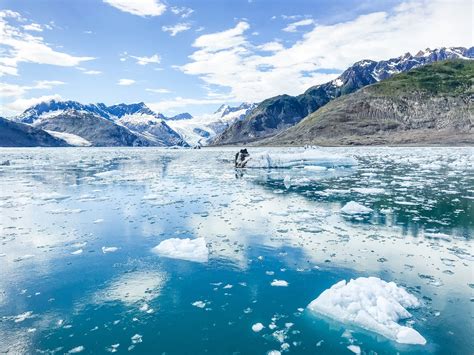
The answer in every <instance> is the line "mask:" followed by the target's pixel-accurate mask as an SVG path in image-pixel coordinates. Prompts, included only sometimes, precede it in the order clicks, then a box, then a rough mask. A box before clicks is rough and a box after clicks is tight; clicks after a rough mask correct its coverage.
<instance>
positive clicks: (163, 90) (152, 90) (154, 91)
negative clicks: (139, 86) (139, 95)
mask: <svg viewBox="0 0 474 355" xmlns="http://www.w3.org/2000/svg"><path fill="white" fill-rule="evenodd" d="M145 90H146V91H149V92H153V93H155V94H169V93H170V92H171V91H169V90H168V89H145Z"/></svg>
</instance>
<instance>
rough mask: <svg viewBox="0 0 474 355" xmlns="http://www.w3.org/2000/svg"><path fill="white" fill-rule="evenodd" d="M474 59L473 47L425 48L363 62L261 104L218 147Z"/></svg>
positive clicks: (269, 133) (253, 138) (259, 136)
mask: <svg viewBox="0 0 474 355" xmlns="http://www.w3.org/2000/svg"><path fill="white" fill-rule="evenodd" d="M456 58H461V59H468V58H474V48H469V49H466V48H463V47H453V48H441V49H435V50H431V49H429V48H428V49H426V50H424V51H420V52H418V53H417V54H416V55H411V54H410V53H407V54H405V55H403V56H400V57H398V58H392V59H389V60H384V61H380V62H376V61H372V60H362V61H359V62H357V63H355V64H354V65H353V66H351V67H350V68H348V69H347V70H346V71H344V72H343V73H342V74H341V75H340V76H339V77H338V78H336V79H335V80H332V81H330V82H328V83H325V84H322V85H317V86H313V87H311V88H309V89H308V90H306V92H304V93H303V94H301V95H299V96H289V95H281V96H276V97H272V98H270V99H267V100H265V101H263V102H261V103H260V104H259V105H258V106H257V107H256V108H255V109H254V110H253V111H252V112H251V113H250V114H249V115H248V116H247V117H246V118H245V119H243V120H241V121H237V122H236V123H235V124H233V125H231V126H230V127H229V128H228V129H226V130H225V131H224V132H223V133H222V134H221V135H220V136H219V137H217V138H216V139H215V140H214V142H213V143H214V144H215V145H222V144H239V143H248V142H253V141H257V140H259V139H263V138H266V137H270V136H273V135H275V134H278V133H279V132H282V131H284V130H285V129H287V128H289V127H292V126H294V125H295V124H297V123H298V122H300V121H301V120H302V119H303V118H304V117H306V116H307V115H308V114H310V113H312V112H314V111H316V110H317V109H319V108H320V107H322V106H324V105H325V104H327V103H328V102H330V101H331V100H333V99H335V98H337V97H339V96H342V95H346V94H350V93H353V92H355V91H357V90H358V89H360V88H362V87H365V86H367V85H370V84H373V83H376V82H379V81H381V80H384V79H387V78H389V77H391V76H392V75H394V74H397V73H402V72H406V71H408V70H410V69H413V68H417V67H420V66H423V65H426V64H429V63H433V62H437V61H441V60H446V59H456Z"/></svg>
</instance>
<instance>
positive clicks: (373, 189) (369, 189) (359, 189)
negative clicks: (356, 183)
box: [352, 187, 385, 195]
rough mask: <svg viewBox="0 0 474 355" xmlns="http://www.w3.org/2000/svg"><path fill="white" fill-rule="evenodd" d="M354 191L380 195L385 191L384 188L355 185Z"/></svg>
mask: <svg viewBox="0 0 474 355" xmlns="http://www.w3.org/2000/svg"><path fill="white" fill-rule="evenodd" d="M352 191H355V192H357V193H359V194H364V195H378V194H383V193H385V190H384V189H381V188H378V187H355V188H353V189H352Z"/></svg>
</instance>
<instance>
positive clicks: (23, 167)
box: [0, 148, 474, 354]
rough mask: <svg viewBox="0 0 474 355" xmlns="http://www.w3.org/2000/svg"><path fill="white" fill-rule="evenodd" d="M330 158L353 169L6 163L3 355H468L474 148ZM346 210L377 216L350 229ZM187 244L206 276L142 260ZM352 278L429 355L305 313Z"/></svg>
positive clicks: (168, 161) (34, 152) (161, 153)
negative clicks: (399, 296)
mask: <svg viewBox="0 0 474 355" xmlns="http://www.w3.org/2000/svg"><path fill="white" fill-rule="evenodd" d="M250 151H251V153H252V150H250ZM253 151H255V150H253ZM274 151H279V150H274ZM324 151H330V152H334V153H337V154H348V155H353V156H354V157H355V158H356V159H357V160H358V162H359V164H358V166H357V167H356V168H336V169H328V170H325V171H312V170H305V169H298V168H293V169H273V170H261V169H258V170H257V169H253V170H250V169H248V170H243V171H236V170H235V169H234V168H233V167H232V159H233V155H234V150H232V149H203V150H164V149H146V148H145V149H144V148H138V149H109V148H106V149H95V148H87V149H79V148H77V149H76V148H74V149H67V148H66V149H63V148H60V149H1V150H0V162H1V161H4V160H7V159H8V160H10V162H11V164H10V166H0V266H1V277H0V351H2V352H11V353H28V354H30V353H60V354H62V353H67V352H69V351H70V350H73V349H75V351H82V352H81V353H83V354H85V353H106V352H108V351H110V352H117V353H126V352H135V353H148V354H151V353H153V354H161V353H166V354H205V353H207V354H266V353H267V352H269V351H271V350H280V351H282V353H294V354H306V353H308V354H315V353H322V354H329V353H330V354H335V353H336V354H339V353H341V354H346V353H347V354H350V351H349V350H348V349H347V346H348V345H351V344H353V345H357V346H359V347H360V349H361V351H362V353H367V354H369V353H374V352H376V353H378V354H393V353H395V352H400V353H413V354H470V353H472V352H473V349H474V341H473V340H472V334H474V325H473V323H474V319H473V316H474V313H473V305H474V302H473V300H474V295H473V288H474V276H473V260H474V256H473V249H472V246H473V230H474V212H473V205H474V203H473V198H474V172H473V165H474V164H473V163H474V154H473V153H474V150H473V149H471V148H333V149H329V148H327V149H324ZM368 188H369V189H371V190H367V189H368ZM374 189H376V190H374ZM348 201H357V202H359V203H362V204H364V205H366V206H368V207H370V208H372V209H373V210H374V213H372V214H370V215H369V216H367V217H360V218H348V217H346V216H344V215H342V214H341V213H340V208H341V207H342V206H344V204H345V203H346V202H348ZM187 237H189V238H198V237H203V238H204V239H205V240H206V243H207V247H208V248H209V253H210V254H209V261H208V262H192V261H186V260H179V259H168V258H165V257H162V256H159V255H156V254H155V253H153V252H152V251H151V249H152V248H153V247H155V246H156V245H157V244H159V243H160V241H162V240H165V239H168V238H187ZM102 247H106V248H110V247H115V248H117V250H115V251H113V252H106V253H104V252H103V251H102ZM80 250H82V252H79V251H80ZM362 276H377V277H380V278H381V279H383V280H386V281H394V282H396V283H397V284H398V285H400V286H403V287H405V288H406V289H407V290H408V291H409V292H410V293H412V294H413V295H415V296H416V297H418V298H419V299H420V300H421V301H422V307H421V308H419V309H417V310H413V311H411V313H412V315H413V317H412V318H411V319H409V320H406V321H402V323H403V324H406V322H408V324H410V325H411V326H413V327H414V328H415V329H416V330H417V331H419V332H420V333H421V334H422V335H423V336H424V337H425V338H426V340H427V344H426V345H424V346H421V345H402V344H398V343H395V342H393V341H391V340H388V339H386V338H384V337H382V336H380V335H377V334H375V333H372V332H369V331H365V330H362V329H360V328H357V327H356V326H353V325H348V324H342V323H339V322H338V321H335V320H331V319H327V318H324V317H321V316H317V315H315V314H311V313H309V312H308V311H307V310H305V308H306V306H307V305H308V304H309V303H310V302H311V301H312V300H314V299H315V298H317V297H318V295H319V294H320V293H321V292H323V291H324V290H325V289H327V288H329V287H331V286H332V285H333V284H335V283H336V282H338V281H340V280H342V279H346V280H349V279H350V278H357V277H362ZM274 279H279V280H285V281H287V282H288V287H274V286H271V282H272V281H273V280H274ZM199 301H200V302H199ZM196 302H197V303H196ZM193 303H194V304H195V305H193ZM196 305H199V306H202V307H198V306H196ZM26 312H29V313H26ZM257 322H261V323H262V324H263V325H264V326H265V328H264V329H263V330H262V331H261V332H258V333H257V332H253V331H252V325H253V324H255V323H257ZM272 323H273V324H274V325H275V328H274V329H270V327H269V326H270V325H271V324H272ZM282 344H285V345H284V346H283V347H282ZM286 344H287V345H286Z"/></svg>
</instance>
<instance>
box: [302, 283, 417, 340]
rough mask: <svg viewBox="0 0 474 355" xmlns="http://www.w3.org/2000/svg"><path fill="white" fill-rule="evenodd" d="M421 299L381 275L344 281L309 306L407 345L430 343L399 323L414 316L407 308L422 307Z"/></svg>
mask: <svg viewBox="0 0 474 355" xmlns="http://www.w3.org/2000/svg"><path fill="white" fill-rule="evenodd" d="M420 306H421V304H420V302H419V301H418V299H417V298H416V297H415V296H413V295H411V294H409V293H408V292H406V291H405V289H404V288H402V287H399V286H397V285H396V284H395V283H394V282H385V281H383V280H381V279H379V278H377V277H359V278H358V279H355V280H350V281H349V282H346V280H342V281H340V282H338V283H336V284H335V285H333V286H332V287H331V288H329V289H327V290H325V291H324V292H323V293H321V294H320V295H319V297H318V298H316V299H315V300H314V301H312V302H311V303H310V304H309V305H308V309H309V310H310V311H312V312H315V313H318V314H322V315H324V316H327V317H330V318H333V319H335V320H337V321H340V322H342V323H349V324H354V325H356V326H359V327H361V328H363V329H366V330H369V331H372V332H375V333H378V334H381V335H383V336H385V337H387V338H389V339H392V340H394V341H396V342H398V343H403V344H420V345H424V344H426V340H425V338H424V337H423V336H422V335H421V334H420V333H418V332H417V331H416V330H415V329H413V328H410V327H406V326H402V325H400V324H398V322H399V321H400V320H402V319H406V318H410V317H411V314H410V313H409V312H408V311H407V308H418V307H420Z"/></svg>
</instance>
